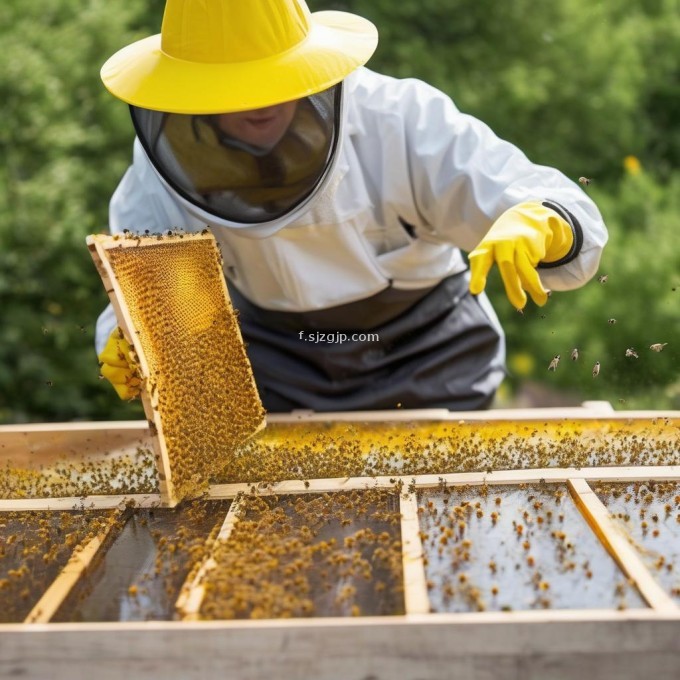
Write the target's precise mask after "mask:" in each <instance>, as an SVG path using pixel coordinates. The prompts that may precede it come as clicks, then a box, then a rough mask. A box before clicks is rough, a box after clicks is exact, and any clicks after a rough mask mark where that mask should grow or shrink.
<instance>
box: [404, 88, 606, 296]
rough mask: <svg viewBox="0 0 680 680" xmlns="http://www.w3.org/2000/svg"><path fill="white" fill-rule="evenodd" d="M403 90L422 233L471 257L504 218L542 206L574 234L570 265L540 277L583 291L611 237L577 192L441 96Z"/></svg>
mask: <svg viewBox="0 0 680 680" xmlns="http://www.w3.org/2000/svg"><path fill="white" fill-rule="evenodd" d="M405 82H407V83H410V84H409V85H407V86H406V90H405V92H404V93H402V95H401V96H400V98H399V99H400V102H401V105H402V106H403V107H404V108H403V118H404V124H405V126H406V130H405V140H406V144H407V151H406V153H407V157H408V161H409V168H410V180H411V184H412V188H413V196H414V200H415V202H416V204H417V205H416V207H417V211H418V213H419V215H421V217H422V219H423V220H424V222H425V224H424V225H423V226H424V228H425V232H426V233H428V234H429V235H431V237H432V238H434V239H436V240H443V241H447V242H449V243H453V244H454V245H456V246H458V247H460V248H461V249H463V250H465V251H470V250H473V249H474V248H475V247H476V246H477V245H478V244H479V242H480V241H481V240H482V238H483V237H484V235H485V234H486V233H487V231H488V230H489V228H490V227H491V225H492V224H493V222H494V220H495V219H496V218H497V217H499V216H500V215H501V214H502V213H503V212H504V211H505V210H507V209H508V208H510V207H512V206H515V205H517V204H519V203H523V202H525V201H540V202H543V203H545V204H546V205H548V206H549V207H552V208H553V209H555V210H556V212H558V213H559V214H561V215H562V216H566V217H567V221H569V222H571V224H572V229H574V231H575V248H574V252H573V253H571V254H570V257H569V258H568V261H567V262H565V263H564V264H560V265H559V266H556V267H550V268H541V269H539V272H540V276H541V279H542V281H543V284H544V285H545V286H547V287H548V288H550V289H552V290H569V289H573V288H577V287H579V286H581V285H583V284H584V283H586V282H587V281H588V280H589V279H590V278H591V277H592V276H593V275H594V274H595V272H596V271H597V268H598V265H599V261H600V255H601V253H602V249H603V247H604V245H605V243H606V241H607V230H606V228H605V225H604V223H603V220H602V217H601V215H600V213H599V211H598V209H597V207H596V206H595V204H594V203H593V202H592V201H591V200H590V198H589V197H588V196H587V195H586V194H585V192H584V191H583V190H582V189H581V188H580V187H579V186H578V184H576V183H574V182H572V181H571V180H570V179H568V178H567V177H566V176H565V175H563V174H562V173H561V172H559V171H558V170H556V169H554V168H550V167H546V166H541V165H536V164H534V163H532V162H531V161H529V159H528V158H527V157H526V156H525V154H524V153H523V152H522V151H520V150H519V149H518V148H517V147H515V146H513V145H512V144H510V143H508V142H506V141H503V140H501V139H499V138H498V137H497V136H496V135H495V134H494V133H493V132H492V131H491V129H490V128H489V127H488V126H487V125H486V124H484V123H483V122H481V121H479V120H477V119H475V118H473V117H472V116H469V115H466V114H463V113H460V111H458V109H457V108H456V106H455V105H454V103H453V102H452V101H451V99H450V98H449V97H447V96H446V95H445V94H444V93H442V92H440V91H439V90H436V89H435V88H432V87H430V86H429V85H426V84H425V83H422V82H420V81H405ZM560 211H562V212H560Z"/></svg>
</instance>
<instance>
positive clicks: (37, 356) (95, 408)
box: [0, 0, 680, 422]
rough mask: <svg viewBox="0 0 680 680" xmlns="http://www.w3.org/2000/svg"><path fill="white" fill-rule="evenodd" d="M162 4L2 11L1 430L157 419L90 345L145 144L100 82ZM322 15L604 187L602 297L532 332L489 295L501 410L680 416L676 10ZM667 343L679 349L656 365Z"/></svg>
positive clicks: (580, 7) (446, 2)
mask: <svg viewBox="0 0 680 680" xmlns="http://www.w3.org/2000/svg"><path fill="white" fill-rule="evenodd" d="M163 4H164V3H163V2H162V0H146V1H145V2H136V3H131V2H128V1H126V0H4V1H3V3H1V4H0V55H2V56H0V64H1V66H2V67H1V68H0V121H2V122H1V123H0V159H2V162H1V163H0V422H23V421H59V420H71V419H86V420H91V419H94V420H100V419H125V418H139V417H143V416H142V410H141V407H140V405H139V404H138V403H133V404H125V403H122V402H120V401H118V399H117V397H116V396H115V393H114V392H113V390H112V389H111V388H110V387H109V386H108V385H107V384H106V383H105V382H103V381H100V380H98V366H97V362H96V357H95V355H94V349H93V330H94V322H95V320H96V317H97V315H98V313H99V312H100V311H101V309H102V308H103V306H104V305H105V303H106V296H105V294H104V291H103V289H102V286H101V282H100V280H99V277H98V275H97V274H96V271H95V269H94V266H93V265H92V262H91V259H90V256H89V254H88V252H87V249H86V247H85V236H86V235H87V234H89V233H93V232H99V231H103V230H105V229H106V225H107V209H108V200H109V198H110V195H111V193H112V191H113V189H114V188H115V186H116V184H117V182H118V181H119V179H120V177H121V176H122V174H123V172H124V171H125V168H126V167H127V165H128V163H129V161H130V154H131V144H132V139H133V133H132V126H131V124H130V122H129V119H128V113H127V108H126V107H125V105H124V104H122V103H121V102H118V101H117V100H115V99H114V98H113V97H111V95H109V94H108V93H107V92H106V91H105V90H104V88H103V86H102V85H101V83H100V81H99V68H100V66H101V64H102V63H103V62H104V61H105V60H106V58H107V57H108V56H109V55H110V54H112V53H113V52H114V51H116V50H117V49H118V48H120V47H122V46H123V45H125V44H128V43H129V42H131V41H133V40H135V39H138V38H141V37H144V36H146V35H149V34H150V33H156V32H158V31H159V29H160V22H161V17H162V11H163ZM309 6H310V9H312V10H313V11H316V10H322V9H345V10H349V11H353V12H356V13H358V14H361V15H363V16H366V17H367V18H369V19H371V20H373V21H374V22H375V23H376V25H377V26H378V28H379V30H380V36H381V42H380V46H379V48H378V51H377V53H376V55H375V56H374V58H373V59H372V60H371V62H370V64H369V66H370V67H371V68H374V69H375V70H379V71H383V72H385V73H389V74H392V75H395V76H399V77H417V78H421V79H423V80H427V81H428V82H430V83H432V84H434V85H436V86H438V87H439V88H441V89H442V90H444V91H446V92H448V93H449V94H450V95H451V96H452V97H453V99H454V100H455V101H456V103H457V105H458V106H459V108H460V109H462V110H463V111H466V112H468V113H471V114H473V115H476V116H478V117H479V118H481V119H483V120H485V121H486V122H487V123H488V124H489V125H491V127H492V128H493V129H494V130H495V131H496V132H497V133H498V134H499V135H500V136H501V137H504V138H506V139H508V140H510V141H512V142H514V143H516V144H517V145H519V146H520V147H521V148H522V149H524V150H525V152H526V153H527V155H528V156H529V157H530V158H531V159H532V160H534V161H536V162H539V163H544V164H547V165H552V166H555V167H558V168H560V169H561V170H563V171H564V172H565V173H566V174H567V175H569V176H571V177H573V178H578V177H579V176H582V175H583V176H588V177H591V178H593V183H592V184H591V185H590V187H588V189H587V191H588V192H589V193H590V194H591V195H592V196H593V198H594V199H595V201H596V202H597V204H598V205H599V207H600V209H601V211H602V213H603V214H604V216H605V220H606V222H607V224H608V226H609V229H610V243H609V245H608V247H607V249H606V251H605V254H604V257H603V261H602V267H601V272H600V273H601V274H607V276H608V279H607V283H605V284H601V283H598V282H597V281H593V282H591V283H589V284H588V285H586V286H585V287H584V288H582V289H580V290H579V291H574V292H570V293H563V294H559V295H555V296H553V297H552V298H551V300H550V301H549V303H548V305H547V306H546V307H544V308H543V309H537V308H535V307H531V306H530V307H529V308H528V309H527V310H526V313H525V314H524V315H519V314H517V313H516V312H515V311H514V310H512V309H510V308H509V304H508V303H507V301H506V299H505V295H504V293H503V291H502V285H501V284H500V281H499V279H498V278H497V277H496V278H494V279H493V280H492V281H491V284H490V290H489V292H490V295H491V297H492V299H493V300H494V302H495V306H496V308H497V310H498V312H499V315H500V316H501V320H502V322H503V324H504V325H505V328H506V331H507V334H508V347H509V368H510V376H509V379H508V381H507V384H506V390H505V396H504V398H505V399H506V400H508V401H509V400H510V399H511V398H512V393H513V392H515V391H517V390H518V389H520V388H522V386H526V385H527V384H538V385H541V386H543V387H544V388H546V389H548V390H549V391H550V393H551V394H552V393H553V392H554V391H558V392H559V394H561V395H563V396H564V397H565V398H567V399H568V398H570V399H573V400H574V401H575V402H578V401H581V400H585V399H606V400H608V401H610V402H611V403H612V404H613V405H614V406H615V407H617V408H654V409H661V408H680V342H678V339H679V337H680V249H679V248H678V247H677V245H676V243H677V231H678V229H677V224H678V220H679V216H680V170H679V169H678V168H679V161H680V0H630V1H629V2H626V3H620V2H618V0H602V1H600V2H597V3H593V2H591V0H553V1H552V2H542V1H541V0H513V2H497V1H495V0H400V1H399V2H395V1H394V0H351V1H349V0H348V1H347V2H329V1H325V0H309ZM626 157H633V158H632V160H631V159H630V158H629V160H628V161H627V164H626V165H624V159H626ZM636 160H637V161H639V164H640V166H639V168H638V166H637V165H636ZM626 168H627V169H626ZM608 319H616V323H615V324H610V323H608ZM653 342H668V343H669V344H668V346H667V347H666V348H665V349H664V351H663V352H661V353H654V352H651V351H650V350H649V349H648V348H649V345H650V344H651V343H653ZM573 347H578V348H579V350H580V358H579V360H578V361H577V362H571V360H570V359H569V355H570V352H571V349H572V348H573ZM629 347H634V348H635V349H636V350H637V351H638V353H639V359H632V358H626V357H625V350H626V349H627V348H629ZM555 354H560V355H561V357H562V361H561V363H560V365H559V367H558V370H557V371H555V372H554V373H553V372H548V371H547V366H548V363H549V362H550V360H551V358H552V357H553V356H554V355H555ZM594 361H600V362H601V365H602V370H601V373H600V375H599V376H598V377H597V379H594V378H593V377H592V375H591V369H592V365H593V363H594Z"/></svg>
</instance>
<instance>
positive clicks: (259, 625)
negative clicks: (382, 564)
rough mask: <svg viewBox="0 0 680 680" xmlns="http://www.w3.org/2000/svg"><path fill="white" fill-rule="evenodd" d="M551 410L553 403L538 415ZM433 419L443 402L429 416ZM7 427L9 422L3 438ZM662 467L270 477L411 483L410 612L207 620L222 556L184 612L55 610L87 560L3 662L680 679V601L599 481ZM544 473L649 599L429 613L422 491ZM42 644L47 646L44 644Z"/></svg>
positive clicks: (167, 672) (340, 483) (407, 520)
mask: <svg viewBox="0 0 680 680" xmlns="http://www.w3.org/2000/svg"><path fill="white" fill-rule="evenodd" d="M584 410H585V409H584ZM352 415H353V417H352V418H347V420H355V421H356V420H364V418H362V417H361V416H363V414H352ZM438 415H439V414H438ZM458 415H459V414H448V416H447V418H445V420H454V419H455V420H462V419H463V418H458V417H457V416H458ZM477 415H478V414H474V416H477ZM485 415H486V418H485V420H488V419H489V415H490V413H486V414H485ZM491 415H493V414H491ZM523 415H529V414H523ZM581 415H583V414H581ZM389 416H390V417H389V418H383V420H388V419H389V420H392V419H395V420H399V419H402V418H403V419H404V420H412V419H413V418H412V415H411V417H410V418H409V414H408V413H407V412H402V413H400V412H396V413H390V414H389ZM395 416H396V418H395ZM404 416H406V417H404ZM588 416H589V417H592V418H602V417H611V414H610V413H609V414H606V413H605V411H604V410H603V411H600V412H599V413H598V414H597V415H595V414H594V413H589V414H588ZM504 417H505V414H504ZM546 417H548V416H546V415H545V414H542V415H540V416H539V417H538V418H537V419H541V420H543V419H544V418H546ZM631 417H633V418H640V419H641V420H644V419H646V418H647V417H648V415H647V414H644V415H637V414H636V415H627V416H625V418H626V419H627V420H629V419H630V418H631ZM652 417H653V418H671V419H677V418H680V413H673V412H671V413H667V414H659V413H658V412H655V413H654V415H653V416H652ZM430 418H432V414H431V413H430V414H428V416H427V417H426V418H423V419H430ZM300 419H312V420H316V419H323V420H327V419H329V418H328V417H321V414H292V415H291V416H289V417H288V418H286V417H277V418H272V419H269V420H270V422H276V421H277V420H278V421H279V422H298V421H299V420H300ZM435 419H437V420H438V419H444V418H437V417H435ZM365 420H372V418H366V419H365ZM376 420H379V419H376ZM479 420H482V419H481V418H479ZM516 420H524V418H517V419H516ZM109 425H110V426H111V424H109ZM10 427H16V426H10ZM87 427H88V426H87V425H74V429H75V430H76V431H81V432H82V429H83V428H87ZM111 427H112V430H115V427H113V426H111ZM29 429H30V428H29ZM121 429H122V431H124V432H126V433H128V434H131V433H134V435H135V437H136V436H140V437H143V434H144V424H143V423H124V424H122V425H121ZM2 430H3V428H1V427H0V442H1V441H2V435H3V432H2ZM46 431H49V428H47V429H46ZM8 434H9V432H8ZM79 436H80V435H79ZM679 441H680V438H679ZM1 454H2V451H0V455H1ZM93 455H95V454H93ZM651 479H653V480H657V481H662V480H665V481H680V465H673V466H649V467H607V468H598V467H589V468H580V469H576V468H547V469H536V470H497V471H490V472H478V473H449V474H443V475H418V476H411V475H408V476H396V477H395V476H391V477H354V478H343V479H318V480H314V479H310V480H307V481H301V480H287V481H281V482H278V483H276V484H273V485H257V484H256V485H255V492H256V493H257V494H261V495H269V494H309V493H320V492H328V493H333V492H338V491H348V490H354V489H366V488H385V489H389V488H395V487H398V488H401V492H402V493H401V496H400V512H401V516H402V544H403V565H404V584H405V603H406V614H405V615H403V616H396V617H380V618H378V617H360V618H358V619H354V618H346V619H345V618H343V619H337V618H326V619H319V618H316V619H311V620H309V619H296V620H285V621H271V620H270V621H210V622H208V621H199V620H195V619H196V613H197V612H198V611H199V609H200V601H201V598H202V588H203V585H202V582H203V578H204V576H205V574H206V573H207V571H208V570H209V568H210V566H211V565H210V557H208V558H207V559H206V560H205V562H204V564H203V565H201V566H200V568H198V569H197V570H196V571H195V572H194V574H193V576H192V577H191V579H189V580H188V582H187V583H185V586H184V588H183V589H182V591H181V593H180V596H179V599H178V608H179V609H180V611H181V612H182V614H183V616H184V620H182V621H177V622H152V621H150V622H142V623H114V624H110V623H108V624H107V623H88V624H58V623H46V621H47V620H48V619H49V614H46V613H44V612H46V611H48V609H49V610H52V611H55V610H56V607H57V606H58V602H59V601H60V599H59V598H62V599H63V598H65V597H66V595H67V594H68V591H69V588H70V585H72V584H73V582H74V579H73V576H72V574H73V572H74V567H75V570H77V569H78V565H77V564H76V563H75V562H73V563H71V562H70V563H69V565H70V571H69V573H62V575H61V576H60V577H58V578H57V580H56V581H55V583H54V587H53V588H51V589H50V591H48V592H50V597H49V598H48V600H47V604H48V605H49V606H46V607H43V613H42V616H41V617H40V618H36V612H35V610H34V612H32V615H33V618H31V616H30V615H29V617H28V618H27V621H26V622H25V623H24V624H10V625H0V661H2V662H3V663H2V664H0V669H2V670H0V678H4V677H8V678H9V677H11V675H10V674H11V673H14V675H18V674H23V675H21V676H22V677H34V678H42V677H55V678H59V680H61V678H62V677H63V678H66V677H68V678H69V679H70V680H78V679H79V678H86V677H88V678H89V677H91V676H92V675H93V674H95V673H96V674H97V676H98V677H100V678H102V680H106V679H107V678H118V677H121V675H122V674H124V673H127V674H130V672H131V671H132V674H133V676H134V677H135V678H140V679H142V680H143V679H145V678H156V677H160V676H162V677H164V678H165V679H166V680H174V679H175V678H177V680H179V679H180V678H181V679H182V680H186V679H187V678H202V677H208V676H212V675H217V674H218V673H219V674H220V675H225V676H229V675H232V676H234V677H248V678H265V677H266V678H271V677H286V678H298V677H299V678H303V677H304V678H307V677H312V676H313V677H316V678H321V679H322V680H327V679H331V678H353V677H357V678H367V677H374V678H385V679H386V678H393V677H418V678H423V679H425V678H441V677H452V676H456V677H466V678H472V679H473V680H474V679H476V678H480V679H481V678H485V679H486V678H498V679H499V680H506V679H507V680H510V679H511V678H512V679H513V680H514V679H515V678H516V677H518V674H519V675H521V677H522V678H528V679H530V680H532V679H535V680H538V679H539V678H540V680H557V679H559V680H565V679H569V680H571V678H574V680H576V679H577V678H579V679H580V678H581V677H582V676H583V675H584V674H585V673H590V674H591V676H592V677H597V678H598V680H599V679H603V680H609V679H611V680H613V679H614V678H617V680H627V679H629V678H630V679H632V678H636V679H637V678H639V677H643V674H645V673H649V672H653V673H654V675H655V677H656V678H657V679H661V680H664V679H665V678H668V679H670V678H676V677H677V668H678V667H679V666H680V648H678V645H677V640H678V639H680V609H679V608H678V606H677V604H676V603H675V602H674V601H673V600H672V599H671V598H670V597H669V596H668V595H667V594H666V593H665V591H663V590H662V589H661V588H660V587H659V586H658V584H657V583H656V580H655V578H654V576H653V575H652V573H651V572H650V571H649V570H648V569H647V568H646V567H645V566H644V564H643V563H642V561H641V560H640V559H639V557H638V555H637V553H636V552H635V551H634V550H633V549H632V548H631V546H630V544H629V543H628V541H627V540H626V539H625V538H624V537H623V536H622V534H621V533H620V532H619V530H618V529H617V527H616V526H615V525H614V523H613V522H612V521H611V520H610V518H609V515H608V512H607V510H606V508H605V507H604V506H603V505H602V503H601V502H600V501H599V500H598V498H597V497H596V496H595V494H594V493H593V492H592V490H591V487H590V484H589V483H590V482H597V481H607V482H615V481H618V482H633V481H645V480H651ZM541 482H546V483H565V484H567V486H568V489H569V492H570V494H571V495H572V497H573V498H574V500H575V502H576V505H577V507H579V509H580V510H581V512H582V513H583V515H584V517H585V518H586V519H587V520H588V522H589V524H590V526H591V527H592V529H593V531H594V532H595V533H596V534H597V535H598V538H599V539H600V540H601V541H602V543H603V544H604V545H605V546H606V547H607V549H608V550H609V551H610V553H611V554H612V555H613V556H614V558H615V559H616V560H617V562H618V563H619V565H620V567H621V568H622V570H623V571H624V573H625V574H626V575H627V576H628V577H629V578H630V579H631V580H632V581H633V582H634V583H635V585H636V586H637V587H638V589H639V591H640V593H641V594H642V596H643V598H644V599H645V601H646V602H647V603H648V605H649V609H643V610H635V609H631V610H626V611H614V610H587V611H586V610H545V611H513V612H495V613H492V612H488V613H487V612H480V613H470V614H433V613H429V604H428V599H427V588H426V587H425V579H424V572H423V560H422V546H421V545H420V538H419V535H418V519H417V512H416V510H417V506H416V501H415V492H416V491H417V490H420V489H428V488H430V489H432V488H437V487H441V486H442V485H443V484H445V485H446V486H447V487H455V486H472V485H478V486H481V485H488V486H491V485H518V484H533V483H541ZM252 491H253V485H252V484H248V483H243V484H222V485H213V486H212V487H211V488H210V494H209V498H210V499H213V500H220V499H236V498H237V497H238V496H239V495H240V494H244V493H245V494H247V493H251V492H252ZM125 499H127V500H130V499H131V497H129V496H127V497H124V496H111V497H108V496H106V497H104V496H100V497H89V498H68V499H66V498H64V499H17V500H5V501H2V502H0V513H1V512H3V511H10V510H20V509H28V508H30V509H50V510H57V509H68V508H71V507H73V506H74V505H76V506H79V507H80V506H85V507H92V509H99V508H111V507H118V506H119V505H120V504H121V503H122V502H124V500H125ZM134 501H135V502H136V503H137V504H138V505H140V506H142V507H150V506H153V505H158V504H159V503H160V502H161V498H160V496H157V495H152V494H148V495H138V496H136V497H135V498H134ZM237 521H238V502H236V503H232V506H231V508H230V510H229V513H228V514H227V516H226V517H225V520H224V522H223V524H222V529H221V531H220V539H221V540H226V539H228V535H229V532H230V531H231V529H232V528H233V526H234V523H235V522H237ZM99 544H100V537H97V539H94V540H93V541H91V542H90V544H89V545H88V547H87V552H86V556H85V557H84V558H83V559H82V560H81V561H85V559H91V558H92V557H93V556H94V554H95V553H96V550H97V548H98V547H99ZM81 555H82V553H81ZM67 566H68V565H67ZM64 572H66V569H65V570H64ZM79 573H80V572H79ZM46 597H47V593H46ZM36 609H37V605H36ZM37 621H40V622H41V623H38V622H37ZM36 650H40V653H39V654H36ZM5 668H6V669H8V670H7V673H8V674H7V675H4V673H5V670H4V669H5ZM55 669H56V670H55ZM520 669H521V670H520ZM55 673H56V674H55Z"/></svg>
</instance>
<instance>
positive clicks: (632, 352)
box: [626, 347, 640, 359]
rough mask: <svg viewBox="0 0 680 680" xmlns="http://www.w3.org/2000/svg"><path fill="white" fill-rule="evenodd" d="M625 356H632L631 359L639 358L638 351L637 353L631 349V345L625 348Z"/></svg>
mask: <svg viewBox="0 0 680 680" xmlns="http://www.w3.org/2000/svg"><path fill="white" fill-rule="evenodd" d="M626 356H627V357H633V359H639V358H640V357H639V355H638V353H637V352H636V351H635V349H633V348H632V347H629V348H628V349H627V350H626Z"/></svg>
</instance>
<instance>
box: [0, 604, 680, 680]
mask: <svg viewBox="0 0 680 680" xmlns="http://www.w3.org/2000/svg"><path fill="white" fill-rule="evenodd" d="M545 614H546V612H534V613H533V616H534V618H533V620H532V619H531V618H529V617H528V618H527V619H526V620H525V621H524V622H521V623H518V622H517V621H516V620H515V619H512V618H508V617H503V616H502V615H500V614H496V615H495V618H493V619H492V618H489V617H488V616H486V615H484V614H475V615H459V616H458V617H457V618H456V619H454V618H452V617H449V618H448V619H443V618H439V617H437V618H436V620H433V619H434V617H427V619H426V617H385V618H383V619H378V618H371V619H369V618H364V617H360V618H358V619H351V618H350V619H346V620H338V619H330V620H323V619H322V620H296V621H267V622H257V621H252V622H240V621H239V622H188V623H181V622H175V623H170V622H168V623H161V622H158V623H156V622H148V623H138V624H130V625H127V626H125V627H124V628H123V629H121V627H120V626H118V625H116V624H100V625H94V624H89V625H83V624H80V625H79V624H50V625H49V626H45V625H25V626H12V627H7V630H3V631H2V638H0V669H1V670H0V677H2V678H3V680H4V678H7V679H8V680H9V678H15V677H21V678H23V679H24V680H32V679H34V678H35V679H36V680H37V679H40V680H43V679H44V678H51V680H89V679H90V678H92V677H96V678H97V679H98V680H119V679H120V678H121V677H131V678H135V680H156V679H157V678H161V677H162V678H163V679H164V680H200V679H203V678H212V677H239V678H248V680H269V679H270V678H284V677H285V678H286V679H287V680H297V679H300V680H303V679H304V680H307V679H308V678H315V680H346V679H347V678H374V679H375V680H389V679H390V678H419V680H440V679H441V678H452V677H456V678H458V677H460V678H466V679H467V680H491V679H493V680H517V678H519V677H521V678H522V680H582V679H583V678H584V677H592V678H597V680H639V678H642V677H647V676H648V675H650V674H651V673H653V675H654V679H655V680H677V670H678V667H679V666H680V647H678V644H677V640H678V619H677V618H670V617H664V618H658V617H659V616H660V615H659V614H658V613H656V617H657V619H656V620H654V619H653V618H650V617H649V616H644V615H641V614H639V615H635V614H633V613H628V614H626V615H623V613H621V615H617V613H616V612H602V613H599V612H594V613H591V614H592V615H591V618H590V619H589V620H582V619H579V618H574V617H573V615H572V614H573V613H570V616H560V615H559V613H558V612H554V613H553V617H552V620H551V619H550V617H546V616H545ZM547 622H549V625H546V623H547ZM641 624H644V625H641Z"/></svg>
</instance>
